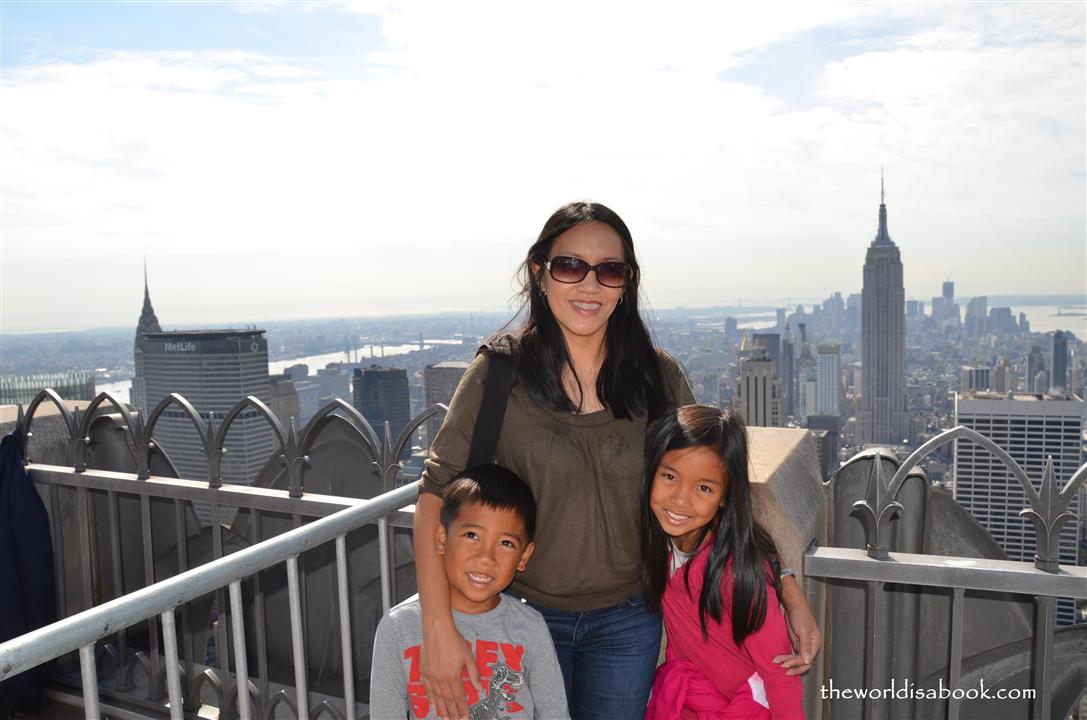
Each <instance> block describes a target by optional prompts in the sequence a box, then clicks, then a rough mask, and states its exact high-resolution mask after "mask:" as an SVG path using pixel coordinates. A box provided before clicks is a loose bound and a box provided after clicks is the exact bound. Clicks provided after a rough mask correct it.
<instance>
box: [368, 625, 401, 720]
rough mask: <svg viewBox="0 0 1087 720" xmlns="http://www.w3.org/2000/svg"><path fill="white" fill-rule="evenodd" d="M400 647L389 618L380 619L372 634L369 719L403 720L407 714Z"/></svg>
mask: <svg viewBox="0 0 1087 720" xmlns="http://www.w3.org/2000/svg"><path fill="white" fill-rule="evenodd" d="M402 652H403V649H402V648H401V647H400V639H399V637H397V632H396V628H395V627H394V626H393V621H392V618H390V617H389V616H388V615H386V616H385V617H383V618H381V622H379V623H378V624H377V632H375V633H374V658H373V663H372V664H371V665H370V717H371V719H372V720H394V719H395V720H403V719H404V718H406V717H408V682H407V678H406V677H404V662H403V658H402V656H401V653H402Z"/></svg>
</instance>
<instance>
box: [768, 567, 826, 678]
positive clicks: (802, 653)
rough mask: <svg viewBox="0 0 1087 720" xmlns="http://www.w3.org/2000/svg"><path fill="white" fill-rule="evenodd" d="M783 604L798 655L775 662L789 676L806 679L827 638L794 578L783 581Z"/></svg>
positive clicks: (784, 656) (792, 641)
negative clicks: (798, 676) (805, 674)
mask: <svg viewBox="0 0 1087 720" xmlns="http://www.w3.org/2000/svg"><path fill="white" fill-rule="evenodd" d="M781 601H782V604H784V605H785V619H786V620H787V621H788V625H789V640H790V641H791V643H792V646H793V652H794V653H795V654H794V655H778V656H777V657H775V658H774V660H773V661H774V662H775V663H777V664H779V665H781V667H783V668H785V669H786V671H787V672H786V673H785V674H786V675H803V674H804V673H806V672H808V671H809V670H811V666H812V662H813V661H814V660H815V656H816V655H818V654H819V648H820V646H822V644H823V634H822V633H821V632H819V625H818V623H816V622H815V616H814V615H813V614H812V612H811V607H810V606H809V605H808V601H807V599H806V598H805V597H804V592H803V591H802V590H801V589H800V585H799V584H798V583H797V582H796V579H795V578H793V577H792V576H789V577H786V578H784V579H783V580H782V581H781Z"/></svg>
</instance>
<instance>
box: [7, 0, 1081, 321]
mask: <svg viewBox="0 0 1087 720" xmlns="http://www.w3.org/2000/svg"><path fill="white" fill-rule="evenodd" d="M0 15H2V17H0V102H2V104H3V105H4V108H5V111H4V113H3V115H2V116H0V280H2V283H0V285H2V289H0V330H2V331H3V332H5V333H18V332H28V331H58V330H59V329H75V330H78V329H87V328H101V327H125V326H130V325H131V324H133V323H134V322H135V319H136V318H137V317H138V315H139V308H140V301H141V299H142V293H143V271H142V262H143V259H144V257H146V258H147V264H148V270H149V276H150V286H151V295H152V299H153V302H154V305H155V309H156V311H157V313H158V315H159V318H160V320H161V321H162V322H163V324H164V327H165V326H170V327H181V326H185V325H199V324H224V323H236V322H239V321H243V322H256V323H260V322H266V321H271V320H274V319H292V318H293V319H297V320H302V319H308V318H337V317H384V316H392V315H413V314H425V313H440V312H443V311H448V309H449V307H450V306H451V305H452V304H456V305H457V306H460V307H463V308H465V309H464V310H462V311H460V312H473V311H472V310H471V309H470V308H473V307H476V308H481V310H478V311H480V312H503V311H509V310H510V309H511V308H510V306H509V305H508V304H507V303H508V301H509V299H510V298H511V297H512V296H513V294H514V293H515V291H516V287H515V286H514V283H513V280H512V278H513V274H514V270H515V269H516V267H517V265H518V264H519V262H520V261H521V260H522V259H523V255H524V252H525V250H526V249H527V248H528V246H529V244H531V242H532V240H533V239H535V237H536V234H537V233H538V232H539V229H540V227H541V226H542V225H543V223H544V221H545V220H546V218H547V216H548V215H549V214H550V213H551V212H552V211H553V210H554V209H555V208H556V207H558V206H559V205H561V204H563V203H565V202H567V201H569V200H573V199H580V198H589V199H594V200H598V201H601V202H604V203H606V204H608V205H609V206H611V207H613V208H614V209H615V210H617V211H618V212H619V213H620V214H621V215H622V216H623V217H624V219H625V220H626V221H627V223H628V225H629V226H630V227H631V229H632V231H633V234H634V238H635V246H636V248H637V250H638V253H639V259H640V261H641V263H642V266H643V271H644V277H645V282H644V284H643V289H644V292H645V296H646V297H647V298H648V299H649V301H650V303H651V306H652V307H654V308H661V309H664V308H672V307H677V306H686V307H711V306H723V305H731V304H735V303H736V302H737V301H738V300H742V301H743V303H744V304H745V305H747V304H749V302H750V303H751V304H755V303H756V302H759V301H761V299H765V298H779V299H786V298H792V305H795V304H797V303H798V302H800V301H801V300H802V299H804V298H809V299H810V300H808V302H809V303H810V302H814V301H816V299H822V298H824V297H826V296H827V295H829V294H830V293H832V292H835V291H840V292H842V293H843V295H846V294H848V293H849V292H857V291H859V288H860V284H861V267H862V265H863V262H864V252H865V249H866V248H867V246H868V244H869V242H870V241H871V240H872V237H873V236H874V234H875V231H876V225H877V211H878V207H879V201H880V169H881V166H882V167H883V169H884V174H885V188H886V202H887V207H888V216H889V228H890V234H891V237H892V239H893V240H894V241H895V243H896V244H897V245H898V246H899V247H900V248H901V251H902V259H903V264H904V268H905V285H906V289H907V293H908V296H910V297H915V298H917V299H921V300H925V301H926V302H927V301H928V300H929V298H930V297H932V296H934V295H938V294H939V293H940V284H941V282H942V281H943V280H945V279H951V280H953V281H955V283H956V295H957V296H960V297H971V296H974V295H987V296H997V295H1024V294H1027V293H1026V292H1024V285H1027V284H1028V283H1029V285H1031V286H1038V285H1043V284H1044V285H1045V286H1046V287H1047V288H1048V290H1047V293H1048V294H1062V295H1074V296H1078V297H1082V296H1084V295H1085V294H1087V243H1085V241H1084V238H1085V237H1087V208H1085V203H1084V197H1085V195H1087V172H1085V156H1087V119H1085V118H1087V90H1085V88H1087V73H1085V68H1084V50H1085V47H1087V40H1085V36H1087V30H1085V28H1087V22H1085V7H1084V5H1082V4H1078V5H1077V4H1066V3H1030V4H1019V3H1016V4H1000V3H996V4H984V3H970V4H956V3H950V4H931V3H929V4H892V5H887V4H879V5H857V4H842V5H837V4H800V3H796V4H777V5H774V6H771V7H768V8H749V7H744V8H742V9H741V8H738V7H719V6H718V5H717V4H709V3H707V4H693V5H683V6H677V7H669V8H667V10H664V9H662V8H654V7H632V6H628V5H626V4H622V5H609V4H602V5H596V4H593V5H589V6H583V5H581V4H577V5H574V4H571V5H569V6H567V5H564V4H562V3H549V4H547V5H546V6H542V5H541V6H520V5H518V6H510V5H507V4H503V3H470V4H458V5H456V6H448V5H446V4H431V3H411V4H405V5H398V4H396V3H387V2H381V1H378V0H374V1H373V2H370V1H369V0H361V1H359V2H326V3H306V2H300V3H274V2H269V3H230V2H226V3H211V4H206V3H199V4H186V3H136V4H131V3H107V2H87V3H10V2H7V3H3V4H0ZM573 17H576V18H577V20H578V22H571V21H570V18H573ZM556 38H557V39H559V41H556ZM782 304H784V303H782ZM482 308H487V309H486V310H482ZM239 319H241V320H239Z"/></svg>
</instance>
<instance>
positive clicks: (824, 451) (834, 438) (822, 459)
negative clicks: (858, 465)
mask: <svg viewBox="0 0 1087 720" xmlns="http://www.w3.org/2000/svg"><path fill="white" fill-rule="evenodd" d="M841 427H842V418H841V416H840V415H818V414H816V415H809V416H808V429H810V430H811V431H812V436H813V437H815V440H816V448H817V451H818V454H819V466H820V471H821V473H822V477H823V480H824V481H825V480H829V479H830V476H831V475H833V474H834V473H835V472H837V471H838V465H839V460H838V453H839V451H840V449H841Z"/></svg>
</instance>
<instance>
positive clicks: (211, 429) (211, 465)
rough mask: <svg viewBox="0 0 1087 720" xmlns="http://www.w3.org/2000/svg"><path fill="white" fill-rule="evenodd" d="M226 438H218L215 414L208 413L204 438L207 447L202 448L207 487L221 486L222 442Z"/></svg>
mask: <svg viewBox="0 0 1087 720" xmlns="http://www.w3.org/2000/svg"><path fill="white" fill-rule="evenodd" d="M225 439H226V438H220V437H219V431H218V430H217V429H216V427H215V412H214V411H210V412H208V428H207V433H206V437H205V442H206V443H207V445H206V446H205V448H204V457H205V458H206V459H207V461H208V487H209V488H220V487H222V486H223V468H222V464H223V455H225V454H226V449H225V448H223V447H222V446H221V445H222V441H224V440H225Z"/></svg>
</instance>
